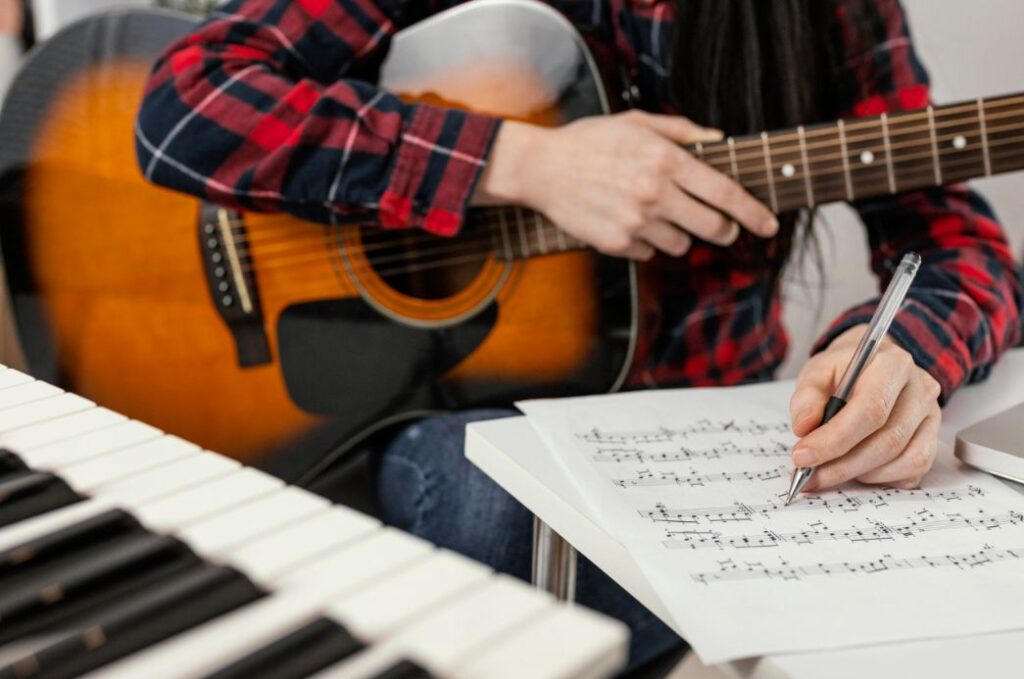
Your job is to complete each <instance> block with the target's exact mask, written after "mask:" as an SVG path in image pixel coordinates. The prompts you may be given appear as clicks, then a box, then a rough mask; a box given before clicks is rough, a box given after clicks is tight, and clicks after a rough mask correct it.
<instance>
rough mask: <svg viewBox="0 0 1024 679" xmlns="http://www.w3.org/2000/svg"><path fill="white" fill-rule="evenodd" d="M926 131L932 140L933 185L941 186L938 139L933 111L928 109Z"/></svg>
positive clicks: (931, 108) (930, 108)
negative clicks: (927, 130)
mask: <svg viewBox="0 0 1024 679" xmlns="http://www.w3.org/2000/svg"><path fill="white" fill-rule="evenodd" d="M928 129H929V131H930V134H931V138H932V166H933V167H934V168H935V185H936V186H941V185H942V168H941V166H940V165H939V139H938V136H937V135H936V133H935V109H934V108H933V107H931V106H929V107H928Z"/></svg>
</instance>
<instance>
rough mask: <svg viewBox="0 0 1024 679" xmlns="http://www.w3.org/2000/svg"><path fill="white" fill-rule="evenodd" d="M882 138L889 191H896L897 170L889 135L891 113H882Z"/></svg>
mask: <svg viewBox="0 0 1024 679" xmlns="http://www.w3.org/2000/svg"><path fill="white" fill-rule="evenodd" d="M882 139H883V141H884V143H885V167H886V169H887V170H888V171H889V193H896V172H895V170H894V169H893V166H892V139H891V138H890V137H889V115H888V114H886V113H883V114H882Z"/></svg>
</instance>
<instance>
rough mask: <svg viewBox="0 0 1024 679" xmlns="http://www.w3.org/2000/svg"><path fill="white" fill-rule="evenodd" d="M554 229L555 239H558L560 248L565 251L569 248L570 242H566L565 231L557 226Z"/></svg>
mask: <svg viewBox="0 0 1024 679" xmlns="http://www.w3.org/2000/svg"><path fill="white" fill-rule="evenodd" d="M554 229H555V239H556V240H557V241H558V248H559V249H560V250H561V251H562V252H565V251H566V250H568V249H569V246H568V244H567V243H566V242H565V232H564V231H562V230H561V229H560V228H558V227H557V226H555V227H554Z"/></svg>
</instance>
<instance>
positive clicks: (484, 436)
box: [466, 349, 1024, 679]
mask: <svg viewBox="0 0 1024 679" xmlns="http://www.w3.org/2000/svg"><path fill="white" fill-rule="evenodd" d="M1022 401H1024V349H1018V350H1015V351H1012V352H1010V353H1009V354H1007V356H1006V357H1004V359H1003V360H1002V362H1001V363H1000V364H999V366H998V367H997V368H996V370H995V371H994V372H993V374H992V376H991V377H990V378H989V380H988V381H987V382H985V383H983V384H980V385H974V386H971V387H967V388H965V389H962V390H961V391H960V392H959V393H958V394H957V395H956V396H955V397H954V398H953V399H952V401H951V402H950V404H949V405H948V406H947V407H946V409H945V411H944V413H943V424H942V430H941V434H940V437H941V439H942V441H943V442H944V443H947V444H949V445H945V446H942V447H941V448H942V452H941V453H940V456H944V457H946V458H947V459H951V458H952V442H953V440H954V438H955V435H956V432H957V431H959V430H961V429H963V428H965V427H967V426H969V425H971V424H973V423H975V422H978V421H980V420H982V419H985V418H986V417H990V416H991V415H994V414H996V413H998V412H1000V411H1002V410H1005V409H1007V408H1009V407H1011V406H1013V405H1015V404H1017V403H1020V402H1022ZM466 456H467V457H468V458H469V459H470V460H471V461H472V462H473V463H474V464H475V465H477V466H478V467H479V468H480V469H482V470H483V471H484V473H486V474H487V475H488V476H490V477H491V478H493V479H494V480H495V481H496V482H497V483H499V484H501V486H503V487H504V488H505V489H506V490H508V491H509V492H510V493H511V494H512V495H513V496H515V497H516V498H517V499H518V500H519V501H520V502H522V503H523V504H524V505H525V506H526V507H527V508H529V509H530V511H532V512H533V513H534V514H536V515H537V516H539V517H540V518H541V519H542V520H543V521H545V522H546V523H547V524H548V525H550V526H551V527H552V528H553V529H554V530H555V531H557V532H558V533H559V534H560V535H562V536H563V537H564V538H565V539H566V540H568V541H569V542H570V543H571V544H572V545H573V546H575V547H576V549H577V550H579V551H580V552H581V553H582V554H584V555H585V556H586V557H587V558H589V559H590V560H591V561H592V562H594V563H595V564H596V565H597V566H598V567H599V568H601V569H602V570H604V571H605V572H606V573H608V575H609V576H611V577H612V578H613V579H614V580H615V581H616V582H618V583H619V584H620V585H622V587H623V588H625V589H626V590H627V591H629V592H630V593H631V594H632V595H633V596H635V597H636V598H637V599H638V600H639V601H640V602H641V603H642V604H644V605H645V606H647V607H648V608H649V609H650V610H651V611H653V612H654V613H655V614H656V615H657V616H658V617H660V618H661V619H662V620H664V621H665V622H666V623H667V624H668V625H669V626H674V623H673V621H672V619H671V617H670V616H669V615H668V614H667V611H666V609H665V606H664V605H663V604H662V602H661V600H660V599H659V598H658V596H657V595H656V594H655V592H654V590H653V589H652V587H651V585H650V583H649V582H648V581H647V579H646V578H645V577H644V576H643V575H642V573H641V571H640V569H639V567H638V566H637V564H636V562H635V561H634V560H633V558H632V557H631V556H630V554H629V553H628V552H627V551H626V549H625V548H624V547H623V546H622V545H621V544H620V543H619V542H618V541H616V540H615V539H614V538H613V537H612V536H611V535H610V534H609V533H608V532H606V531H605V530H604V529H603V528H601V526H600V525H598V523H596V522H595V520H594V519H593V518H592V516H591V515H590V513H589V510H588V509H587V505H586V503H585V502H584V500H583V498H582V496H581V495H580V494H579V492H578V491H577V490H576V488H575V486H574V485H573V482H572V480H571V479H570V478H569V477H568V476H567V475H566V474H565V473H564V472H563V471H562V467H561V465H559V464H558V463H557V461H556V460H555V459H554V458H553V457H552V456H551V453H550V452H549V451H548V449H547V447H546V446H545V445H544V444H543V443H542V442H541V440H540V438H539V437H538V435H537V434H536V433H535V431H534V430H533V427H532V426H531V425H530V423H529V422H528V421H527V420H526V418H525V417H515V418H509V419H504V420H493V421H489V422H478V423H474V424H471V425H469V426H468V428H467V431H466ZM1011 487H1014V489H1015V490H1018V491H1019V492H1022V493H1024V487H1020V486H1012V485H1011ZM1022 647H1024V630H1018V631H1012V632H1005V633H1000V634H987V635H981V636H970V637H957V638H953V639H936V640H926V641H915V642H899V643H892V644H884V645H875V646H861V647H856V648H849V649H842V650H830V651H820V652H805V653H787V654H780V655H773V656H765V657H762V658H748V659H744V660H739V661H736V662H731V663H726V664H724V665H721V666H720V669H722V670H723V671H724V672H726V673H727V674H730V675H732V676H736V677H743V678H744V679H776V678H783V677H785V678H789V679H817V678H818V677H821V676H823V675H822V671H823V669H824V668H828V669H827V672H828V674H827V676H829V677H830V678H831V679H864V677H874V678H877V679H881V678H884V677H905V676H908V675H909V676H927V677H929V678H930V679H946V678H947V677H948V678H949V679H961V678H962V677H964V676H972V675H973V676H978V677H986V678H990V677H991V678H995V677H1010V676H1014V677H1016V676H1020V668H1019V666H1018V663H1019V655H1020V651H1019V649H1020V648H1022Z"/></svg>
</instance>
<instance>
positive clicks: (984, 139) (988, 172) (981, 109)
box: [978, 98, 992, 177]
mask: <svg viewBox="0 0 1024 679" xmlns="http://www.w3.org/2000/svg"><path fill="white" fill-rule="evenodd" d="M978 124H979V126H980V127H981V152H982V155H983V157H984V159H985V176H986V177H991V176H992V156H991V155H990V153H989V150H988V123H987V121H986V120H985V100H984V99H980V98H979V99H978Z"/></svg>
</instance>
